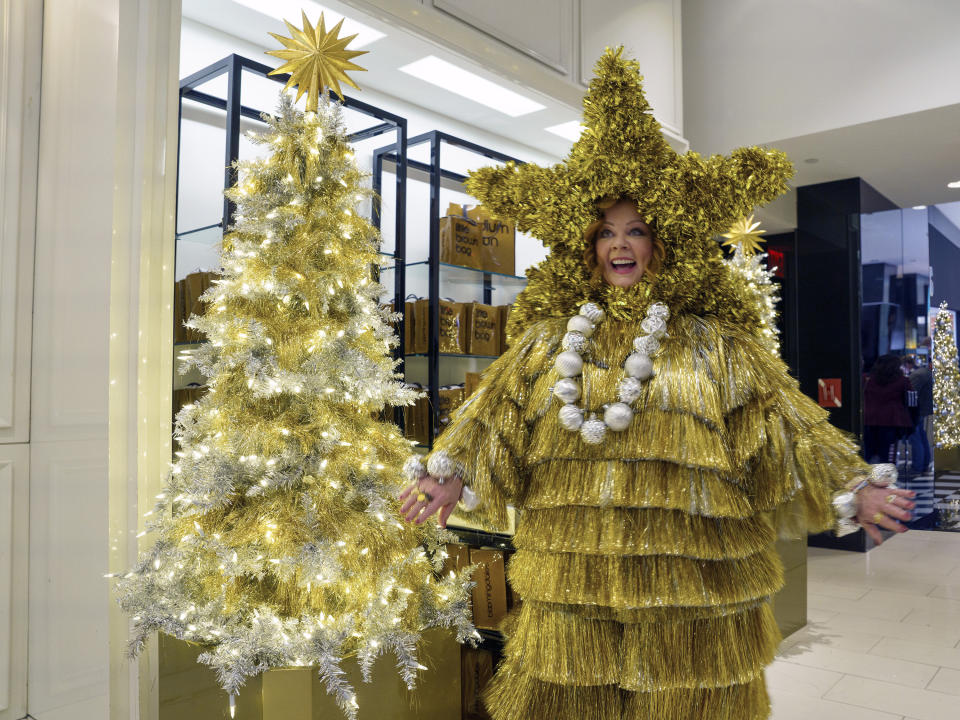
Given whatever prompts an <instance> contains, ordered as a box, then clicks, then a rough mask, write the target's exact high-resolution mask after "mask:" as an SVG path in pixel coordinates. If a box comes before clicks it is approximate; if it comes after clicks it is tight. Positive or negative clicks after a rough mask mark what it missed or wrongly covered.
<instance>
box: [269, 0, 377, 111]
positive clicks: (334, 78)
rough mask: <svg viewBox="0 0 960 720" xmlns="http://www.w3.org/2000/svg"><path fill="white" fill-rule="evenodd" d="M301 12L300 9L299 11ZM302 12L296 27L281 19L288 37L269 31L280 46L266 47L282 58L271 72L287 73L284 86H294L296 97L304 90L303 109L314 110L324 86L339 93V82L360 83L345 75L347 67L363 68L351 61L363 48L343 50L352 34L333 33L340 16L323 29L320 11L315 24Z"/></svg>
mask: <svg viewBox="0 0 960 720" xmlns="http://www.w3.org/2000/svg"><path fill="white" fill-rule="evenodd" d="M301 12H302V11H301ZM302 14H303V29H302V30H301V29H299V28H297V26H296V25H293V24H291V23H290V21H288V20H284V22H285V23H286V24H287V28H289V30H290V37H284V36H283V35H277V34H276V33H270V34H271V35H273V37H275V38H276V39H277V40H279V41H280V42H281V43H282V44H283V46H284V48H285V49H284V50H268V51H267V55H273V56H274V57H278V58H280V59H281V60H286V61H287V62H286V63H285V64H284V65H281V66H280V67H278V68H277V69H276V70H274V71H272V72H271V73H270V74H271V75H281V74H283V73H290V79H289V80H288V81H287V84H286V86H285V87H284V90H286V89H288V88H291V87H293V86H294V85H296V86H297V100H299V99H300V98H301V96H303V95H304V94H306V96H307V112H316V111H317V103H318V100H319V98H320V94H321V93H324V92H325V91H326V90H327V89H330V90H333V91H334V92H335V93H336V94H337V95H339V96H340V97H343V92H342V91H341V90H340V82H345V83H346V84H347V85H350V86H351V87H355V88H357V90H359V89H360V87H359V86H358V85H357V84H356V83H355V82H354V81H353V80H351V79H350V77H348V76H347V71H348V70H351V71H353V70H366V68H362V67H360V66H359V65H356V64H354V63H352V62H351V60H352V59H353V58H355V57H357V56H358V55H364V54H366V52H367V51H366V50H347V45H348V44H349V43H350V41H351V40H353V39H354V38H355V37H356V35H350V36H348V37H342V38H341V37H337V36H338V35H339V34H340V26H341V25H343V20H341V21H340V22H338V23H337V24H336V25H335V26H334V27H333V28H331V29H330V31H329V32H327V30H326V27H325V26H324V22H323V13H320V22H319V23H318V24H317V26H316V27H314V26H313V25H311V24H310V21H309V20H308V19H307V14H306V13H305V12H303V13H302Z"/></svg>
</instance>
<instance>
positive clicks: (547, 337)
mask: <svg viewBox="0 0 960 720" xmlns="http://www.w3.org/2000/svg"><path fill="white" fill-rule="evenodd" d="M584 109H585V120H584V124H585V126H586V127H585V129H584V132H583V135H582V137H581V139H580V140H579V141H578V142H577V143H576V144H575V145H574V147H573V149H572V151H571V153H570V155H569V157H568V158H567V159H566V160H565V161H563V162H561V163H560V164H558V165H556V166H553V167H546V168H544V167H537V166H535V165H523V166H520V167H514V166H507V167H503V168H485V169H482V170H480V171H478V172H476V173H474V174H473V175H472V177H471V178H470V180H468V183H467V186H468V188H469V190H470V191H471V192H472V193H473V194H474V195H476V196H477V197H478V198H479V199H480V200H481V201H482V202H483V203H484V205H485V206H486V207H487V208H488V209H489V210H490V211H491V212H493V213H495V214H500V215H503V216H506V217H511V218H514V219H515V220H516V222H517V227H518V228H519V229H520V230H523V231H526V232H530V233H532V234H533V235H535V236H536V237H538V238H540V239H541V240H542V241H543V242H544V243H545V244H546V245H547V246H548V247H549V248H550V250H551V253H550V255H549V256H548V258H547V259H546V260H545V261H543V262H542V263H541V264H540V265H539V266H538V267H536V268H534V269H532V270H530V271H529V272H528V278H529V284H528V286H527V289H526V290H525V291H524V292H523V293H521V295H520V297H519V298H518V300H517V306H516V311H515V312H514V313H513V314H512V315H511V321H510V327H509V328H508V330H509V334H510V337H511V339H512V345H511V347H510V349H509V350H508V351H507V352H506V353H505V354H504V355H503V356H502V357H501V358H500V359H498V360H497V361H496V362H495V363H494V364H493V365H491V367H490V368H489V369H488V370H487V372H486V373H485V375H484V378H483V382H482V384H481V387H480V388H479V389H478V390H477V392H476V393H475V394H474V395H473V396H472V397H471V398H470V399H469V400H468V401H467V402H466V403H465V404H464V406H463V407H462V408H461V409H460V411H459V413H458V414H457V415H456V416H455V417H454V419H453V422H452V424H451V425H450V427H448V428H447V430H446V431H445V432H444V433H443V435H442V436H441V437H440V439H439V441H438V443H437V446H436V448H435V450H434V457H435V458H436V457H439V455H438V453H439V452H442V453H446V454H447V455H448V456H449V458H450V459H451V460H452V461H453V462H454V463H456V464H457V465H459V470H460V472H461V473H462V475H463V477H464V478H465V480H466V482H467V484H468V485H469V486H471V487H472V489H473V490H474V492H475V493H476V494H477V496H478V497H479V498H480V500H481V503H480V505H479V507H477V509H476V510H475V511H474V512H473V516H474V517H475V518H476V519H478V520H480V521H482V522H485V523H487V524H489V525H492V526H502V525H503V524H504V522H505V519H506V506H507V504H508V503H509V504H513V505H514V506H515V507H516V508H517V510H518V523H517V533H516V536H515V538H514V544H515V545H516V547H517V553H516V554H515V555H514V556H513V558H512V560H511V563H510V566H509V569H508V572H509V577H510V581H511V583H512V584H513V587H514V589H515V590H516V592H517V593H518V594H519V595H520V596H521V598H522V599H523V603H522V605H521V606H520V610H519V611H518V612H516V613H515V614H514V615H513V616H512V617H511V618H510V619H509V620H508V622H507V623H506V627H505V632H506V634H507V638H508V640H507V645H506V650H505V659H504V662H503V663H502V665H501V667H500V669H499V671H498V673H497V676H496V678H495V679H494V681H493V682H492V683H491V686H490V688H489V689H488V692H487V703H488V706H489V708H490V712H491V714H492V716H493V718H494V719H495V720H521V719H522V720H529V719H530V718H550V719H551V720H613V719H615V718H616V719H619V718H631V719H634V718H635V719H636V720H641V719H642V720H649V719H655V720H691V719H693V718H709V719H710V720H757V719H760V718H765V717H767V715H768V712H769V702H768V699H767V694H766V690H765V687H764V683H763V668H764V666H765V665H766V664H767V663H769V662H770V661H771V660H772V658H773V655H774V652H775V649H776V646H777V643H778V640H779V634H778V631H777V627H776V624H775V622H774V619H773V615H772V612H771V609H770V603H769V600H770V598H771V596H772V595H773V594H774V593H776V592H777V590H779V589H780V588H781V586H782V585H783V569H782V566H781V563H780V560H779V558H778V556H777V553H776V552H775V550H774V541H775V539H776V537H777V532H778V529H779V530H781V531H782V530H783V529H784V527H785V526H789V528H790V529H791V530H796V529H800V528H809V529H813V530H820V529H825V528H829V527H831V526H832V525H833V524H834V522H835V521H834V516H833V511H832V508H831V498H832V496H833V494H834V492H835V491H836V490H837V489H838V488H839V487H840V486H842V485H843V484H844V483H845V482H847V481H848V480H850V479H851V478H852V477H854V476H856V475H860V474H863V473H864V472H865V470H866V468H867V466H866V465H864V463H863V462H862V461H861V460H860V459H859V458H858V457H857V455H856V448H855V446H854V445H853V444H852V443H851V442H850V441H849V440H848V439H847V438H846V437H845V436H844V435H843V434H842V433H840V432H839V431H837V430H836V429H834V428H833V427H832V426H831V425H829V424H828V422H827V419H826V413H825V412H824V411H823V410H821V409H820V408H819V407H817V406H816V405H814V403H812V402H811V401H810V400H809V399H808V398H807V397H806V396H804V395H803V394H802V393H800V391H799V389H798V388H797V384H796V382H795V381H794V380H793V379H791V378H790V377H789V375H788V374H787V370H786V367H785V366H784V364H783V363H782V362H781V361H780V359H779V358H777V357H775V356H774V355H773V354H772V353H771V352H770V350H769V349H768V348H767V345H765V343H764V340H763V337H762V334H761V332H760V328H761V325H762V317H761V315H762V312H761V310H760V308H759V307H758V305H757V302H756V300H755V294H751V293H750V292H749V291H748V290H747V289H746V288H744V287H743V286H742V285H743V284H742V283H741V282H738V281H737V279H736V276H735V275H734V274H733V273H732V272H730V270H729V268H728V267H727V266H726V265H725V264H724V263H723V261H722V253H721V250H720V248H719V246H718V244H717V243H716V242H715V241H714V240H713V239H712V238H714V237H716V236H717V235H719V234H720V233H722V232H724V231H726V230H728V229H729V228H730V227H731V225H732V224H733V222H734V221H735V220H737V219H739V218H742V217H745V216H746V215H747V214H748V213H749V212H750V211H751V210H752V209H753V208H754V207H755V206H756V205H758V204H762V203H765V202H768V201H770V200H771V199H773V198H774V197H775V196H777V195H778V194H780V193H782V192H784V190H785V189H786V180H787V178H788V177H789V176H790V174H791V172H792V168H791V165H790V163H789V162H788V160H787V159H786V157H785V156H784V154H783V153H780V152H777V151H772V150H766V149H762V148H758V147H753V148H743V149H739V150H736V151H734V152H733V153H732V155H731V156H730V157H719V156H714V157H709V158H705V157H701V156H700V155H698V154H696V153H693V152H690V153H687V154H685V155H678V154H677V153H676V152H674V151H673V150H672V149H671V148H670V147H669V146H668V145H667V143H666V142H665V141H664V140H663V137H662V135H661V134H660V128H659V125H658V123H657V122H656V120H654V118H653V116H652V114H651V112H650V107H649V105H648V104H647V102H646V100H645V98H644V96H643V92H642V89H641V79H640V75H639V71H638V66H637V64H636V63H635V62H633V61H630V60H626V59H624V58H623V57H622V55H621V51H620V50H615V51H614V50H608V51H607V52H606V54H605V55H604V56H603V57H602V58H601V59H600V61H599V62H598V64H597V70H596V78H595V79H594V80H593V82H592V83H591V85H590V90H589V92H588V94H587V96H586V98H585V99H584ZM611 196H612V197H619V196H628V197H630V198H633V199H634V200H636V201H637V204H638V207H639V209H640V212H641V214H642V215H643V216H644V217H645V219H646V221H647V223H648V224H649V225H650V226H651V227H652V228H653V229H654V230H655V232H656V234H657V236H658V237H659V238H660V239H661V240H662V241H663V242H664V244H665V246H666V259H665V262H664V264H663V268H662V270H661V271H660V272H659V273H658V274H657V275H656V277H654V278H650V277H648V276H644V278H643V279H642V280H641V281H640V282H639V283H638V284H636V285H634V286H633V287H631V288H627V289H623V288H617V287H613V286H610V285H607V284H606V283H604V282H603V281H602V280H599V281H593V280H591V278H590V272H589V270H588V269H587V267H586V266H585V265H584V262H583V260H582V257H583V250H584V239H583V231H584V228H585V227H586V226H587V225H589V224H590V222H592V221H593V220H594V219H596V217H597V216H598V212H597V209H596V205H595V203H596V201H597V200H598V199H600V198H604V197H611ZM588 301H592V302H594V303H597V304H598V305H600V306H601V307H602V308H603V309H604V310H605V312H606V319H605V320H604V321H603V322H602V323H601V324H600V325H598V327H597V330H596V332H595V333H594V335H593V337H592V339H591V344H592V348H591V349H590V350H589V351H588V352H587V353H586V356H585V359H586V362H585V364H584V368H583V373H582V377H581V384H582V388H583V392H582V397H581V399H580V400H579V403H580V406H581V407H583V409H584V411H585V412H586V413H591V412H593V413H597V414H599V415H602V414H603V406H604V404H606V403H611V402H614V401H615V400H616V398H617V385H618V383H619V382H620V380H621V378H622V377H623V370H622V365H623V362H624V359H625V358H626V356H627V355H628V354H629V353H630V352H631V343H632V341H633V338H634V336H635V335H637V332H638V325H639V323H640V321H641V320H642V319H643V317H644V316H645V313H646V310H647V308H648V307H649V306H650V305H651V304H652V303H654V302H662V303H665V304H666V305H667V306H668V307H669V309H670V311H671V317H670V319H669V321H668V323H667V332H668V336H667V337H666V338H665V339H664V340H663V341H662V347H661V348H660V350H659V352H657V353H656V355H655V356H654V372H655V374H654V376H653V378H652V379H651V380H649V382H646V383H645V384H644V386H643V390H642V392H641V395H640V397H639V398H638V399H637V400H636V401H635V402H634V403H633V409H634V413H635V416H634V419H633V421H632V422H631V423H630V425H629V427H628V428H627V429H626V430H625V431H623V432H616V433H614V432H608V433H607V435H606V439H605V440H604V441H603V442H602V443H600V444H597V445H591V444H588V443H586V442H585V441H584V440H583V439H582V438H581V436H580V434H579V433H576V432H570V431H568V430H566V429H563V427H562V426H561V424H560V421H559V417H558V410H559V408H560V406H561V405H562V402H561V401H560V400H558V399H557V398H556V397H555V396H554V394H553V392H552V388H553V386H554V384H555V383H556V382H557V380H558V377H559V376H558V373H557V370H555V369H554V364H553V363H554V358H555V356H556V355H557V353H558V352H560V350H561V347H560V343H561V338H562V336H563V334H564V332H565V328H566V321H567V318H569V317H570V316H572V315H576V314H577V310H578V308H579V306H580V305H581V304H583V303H585V302H588Z"/></svg>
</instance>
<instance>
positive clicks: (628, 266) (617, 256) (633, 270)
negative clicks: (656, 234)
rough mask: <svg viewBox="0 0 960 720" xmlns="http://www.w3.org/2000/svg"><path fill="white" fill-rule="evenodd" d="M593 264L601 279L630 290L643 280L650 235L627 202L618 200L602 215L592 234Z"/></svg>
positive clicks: (635, 209)
mask: <svg viewBox="0 0 960 720" xmlns="http://www.w3.org/2000/svg"><path fill="white" fill-rule="evenodd" d="M596 253H597V265H598V266H599V267H600V269H601V271H602V272H603V279H604V280H606V281H607V282H608V283H610V284H611V285H616V286H617V287H624V288H626V287H630V286H631V285H633V284H635V283H636V282H637V281H639V280H640V278H641V277H643V273H644V272H645V271H646V269H647V265H649V264H650V258H651V257H653V233H652V232H651V231H650V227H649V226H648V225H647V224H646V223H645V222H644V221H643V218H641V217H640V213H638V212H637V206H636V205H635V204H634V203H633V202H631V201H630V200H620V201H619V202H617V203H616V204H614V205H612V206H610V207H609V208H607V209H606V210H605V211H604V213H603V225H602V226H601V227H600V229H599V230H598V231H597V235H596Z"/></svg>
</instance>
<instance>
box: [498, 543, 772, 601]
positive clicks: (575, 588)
mask: <svg viewBox="0 0 960 720" xmlns="http://www.w3.org/2000/svg"><path fill="white" fill-rule="evenodd" d="M507 574H508V577H509V578H510V583H511V585H512V586H513V588H514V590H516V592H517V593H518V594H519V595H520V596H521V597H522V598H523V599H524V600H527V599H529V600H539V601H543V602H557V603H571V604H584V605H606V606H608V607H628V608H629V607H633V608H639V607H657V606H667V605H683V606H697V605H728V604H730V603H737V602H744V601H747V600H755V599H758V598H762V597H769V596H770V595H773V594H774V593H775V592H777V591H778V590H779V589H780V588H781V587H783V565H782V563H781V562H780V558H779V556H778V555H777V552H776V550H775V549H774V548H773V547H769V548H766V549H764V550H762V551H761V552H758V553H755V554H753V555H750V556H749V557H746V558H743V559H740V560H693V559H690V558H684V557H669V556H665V555H652V556H643V555H640V556H619V555H580V554H576V553H546V552H538V551H535V550H518V551H517V552H516V554H514V555H513V557H512V558H510V563H509V565H508V567H507Z"/></svg>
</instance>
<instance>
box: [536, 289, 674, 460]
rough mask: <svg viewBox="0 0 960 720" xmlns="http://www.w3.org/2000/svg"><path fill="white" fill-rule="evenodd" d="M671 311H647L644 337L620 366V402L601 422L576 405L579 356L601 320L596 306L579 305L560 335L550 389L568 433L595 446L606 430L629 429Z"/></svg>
mask: <svg viewBox="0 0 960 720" xmlns="http://www.w3.org/2000/svg"><path fill="white" fill-rule="evenodd" d="M669 318H670V309H669V308H668V307H667V306H666V305H664V304H663V303H654V304H653V305H651V306H650V307H649V308H648V309H647V317H646V318H644V320H643V322H641V323H640V329H641V330H643V332H645V333H646V335H639V336H637V337H635V338H634V339H633V350H634V352H632V353H630V355H629V356H628V357H627V361H626V362H625V363H624V365H623V371H624V377H623V379H622V380H621V381H620V388H619V391H620V392H619V395H620V402H615V403H612V404H610V405H607V406H605V409H604V412H603V419H600V418H598V417H596V415H595V414H594V413H590V417H589V418H588V419H586V420H585V419H584V417H583V408H581V407H580V406H578V405H576V402H577V400H579V399H580V383H579V382H578V381H577V380H576V378H577V376H578V375H580V373H581V372H583V357H582V356H581V355H580V353H582V352H583V350H584V349H585V348H586V347H587V342H588V339H589V338H590V336H592V335H593V331H594V329H595V328H596V326H597V324H599V323H600V322H602V321H603V310H602V309H601V308H600V307H599V306H598V305H596V304H595V303H586V304H585V305H581V306H580V314H579V315H574V316H573V317H572V318H570V320H569V321H567V332H566V334H565V335H564V336H563V341H562V345H563V352H561V353H560V354H559V355H557V357H556V359H555V361H554V367H556V369H557V372H558V373H559V374H560V378H561V379H560V380H558V381H557V383H556V385H554V386H553V394H554V395H556V396H557V397H558V398H559V399H560V400H562V401H563V402H564V403H565V404H564V406H563V407H561V408H560V425H561V426H563V427H564V428H565V429H567V430H570V431H571V432H577V431H579V432H580V437H582V438H583V441H584V442H587V443H590V444H591V445H597V444H599V443H601V442H603V438H604V437H605V436H606V434H607V429H608V428H609V429H610V430H612V431H613V432H621V431H623V430H626V429H627V428H628V427H629V426H630V422H631V421H632V420H633V409H632V408H631V407H630V404H631V403H632V402H633V401H634V400H636V399H637V398H638V397H640V390H641V388H642V384H643V383H644V382H645V381H647V380H649V379H650V378H651V377H652V376H653V361H652V360H651V359H650V356H651V355H653V354H654V353H655V352H656V351H657V350H658V349H659V348H660V338H662V337H663V336H664V335H666V334H667V320H668V319H669Z"/></svg>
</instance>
